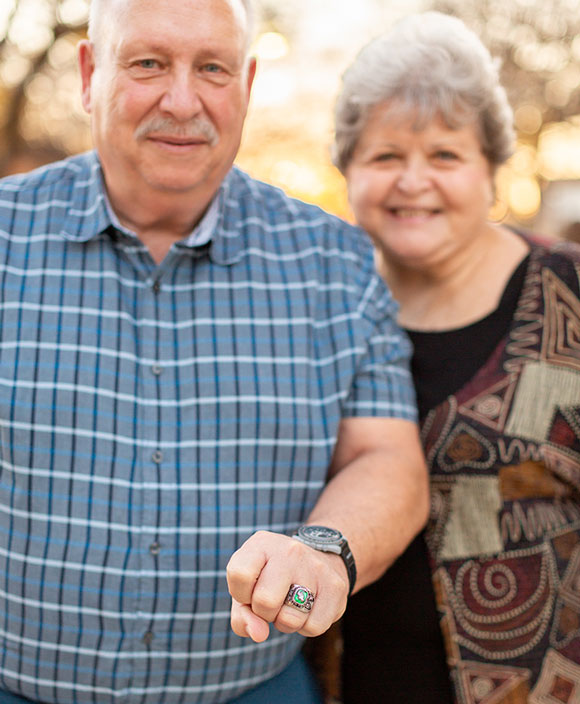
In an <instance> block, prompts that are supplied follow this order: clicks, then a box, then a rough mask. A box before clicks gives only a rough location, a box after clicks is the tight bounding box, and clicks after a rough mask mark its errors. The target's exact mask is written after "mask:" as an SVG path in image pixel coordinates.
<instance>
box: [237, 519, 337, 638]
mask: <svg viewBox="0 0 580 704" xmlns="http://www.w3.org/2000/svg"><path fill="white" fill-rule="evenodd" d="M227 578H228V587H229V591H230V594H231V596H232V613H231V622H232V629H233V630H234V633H236V634H237V635H239V636H243V637H247V636H249V637H250V638H252V640H254V641H256V642H257V643H261V642H262V641H264V640H266V638H267V637H268V634H269V624H270V623H272V624H273V625H274V626H275V627H276V628H277V629H278V630H279V631H282V632H283V633H294V632H298V633H300V634H302V635H304V636H317V635H320V634H321V633H324V632H325V631H326V630H328V628H330V626H331V625H332V624H333V623H334V622H335V621H337V620H338V619H339V618H340V617H341V616H342V614H343V613H344V610H345V608H346V600H347V595H348V587H349V584H348V575H347V573H346V567H345V566H344V563H343V561H342V559H341V557H340V556H339V555H334V554H332V553H324V552H320V551H318V550H314V549H313V548H311V547H309V546H308V545H304V544H303V543H301V542H299V541H298V540H294V539H292V538H289V537H288V536H286V535H280V534H278V533H269V532H266V531H259V532H258V533H255V534H254V535H253V536H252V537H251V538H249V539H248V540H247V541H246V542H245V543H244V544H243V545H242V547H241V548H240V549H239V550H237V551H236V552H235V553H234V554H233V555H232V557H231V559H230V562H229V564H228V568H227ZM292 584H299V585H301V586H303V587H306V588H308V589H309V590H310V591H311V592H312V593H313V594H314V604H313V606H312V609H311V610H310V611H302V610H300V609H298V608H296V607H294V606H289V605H288V604H285V603H284V602H285V599H286V595H287V594H288V590H289V589H290V587H291V585H292Z"/></svg>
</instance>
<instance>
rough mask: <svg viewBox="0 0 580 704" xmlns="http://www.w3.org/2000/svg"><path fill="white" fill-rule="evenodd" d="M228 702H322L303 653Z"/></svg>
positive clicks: (2, 697) (3, 701) (11, 698)
mask: <svg viewBox="0 0 580 704" xmlns="http://www.w3.org/2000/svg"><path fill="white" fill-rule="evenodd" d="M0 704H33V702H32V701H31V700H30V699H24V698H23V697H17V696H16V695H14V694H9V693H8V692H2V691H0ZM228 704H322V698H321V696H320V694H319V692H318V689H317V686H316V683H315V681H314V678H313V677H312V674H311V673H310V670H309V669H308V666H307V665H306V663H305V662H304V658H303V657H302V655H298V657H296V658H294V660H293V661H292V662H291V663H290V664H289V665H288V667H287V668H286V669H285V670H283V671H282V672H281V673H280V674H279V675H276V677H273V678H272V679H271V680H268V681H267V682H263V683H262V684H261V685H258V687H256V688H255V689H251V690H250V691H249V692H246V693H245V694H242V696H241V697H238V698H237V699H232V700H231V701H230V702H228Z"/></svg>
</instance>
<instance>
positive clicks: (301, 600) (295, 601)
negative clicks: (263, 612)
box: [284, 584, 314, 612]
mask: <svg viewBox="0 0 580 704" xmlns="http://www.w3.org/2000/svg"><path fill="white" fill-rule="evenodd" d="M284 603H285V604H288V606H293V607H294V608H295V609H298V610H299V611H307V612H308V611H310V609H312V604H314V594H313V593H312V592H311V591H310V589H308V588H307V587H303V586H302V585H300V584H293V585H292V586H291V587H290V589H289V590H288V594H286V598H285V599H284Z"/></svg>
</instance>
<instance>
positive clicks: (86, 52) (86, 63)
mask: <svg viewBox="0 0 580 704" xmlns="http://www.w3.org/2000/svg"><path fill="white" fill-rule="evenodd" d="M78 57H79V70H80V74H81V99H82V103H83V107H84V109H85V110H86V111H87V112H88V113H89V114H90V112H91V79H92V76H93V72H94V70H95V47H94V46H93V44H92V43H91V42H89V41H88V40H87V39H83V41H81V42H80V43H79V48H78Z"/></svg>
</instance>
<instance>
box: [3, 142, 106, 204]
mask: <svg viewBox="0 0 580 704" xmlns="http://www.w3.org/2000/svg"><path fill="white" fill-rule="evenodd" d="M97 165H98V163H97V160H96V158H95V156H94V154H93V152H87V153H84V154H78V155H76V156H72V157H69V158H67V159H63V160H62V161H55V162H53V163H51V164H46V165H45V166H41V167H39V168H37V169H34V170H33V171H29V172H27V173H21V174H12V175H10V176H5V177H4V178H2V179H0V207H6V206H10V205H17V204H19V203H22V204H25V203H31V202H35V201H37V200H43V199H45V198H46V193H47V191H51V192H53V193H55V194H58V195H59V196H60V197H59V200H61V199H67V198H68V199H71V198H72V189H73V188H74V187H75V185H76V184H82V183H83V182H85V181H86V180H87V179H89V177H90V175H91V173H92V172H93V170H94V168H95V167H96V166H97Z"/></svg>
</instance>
